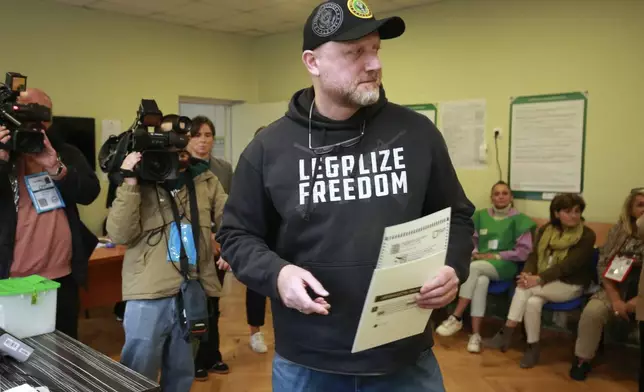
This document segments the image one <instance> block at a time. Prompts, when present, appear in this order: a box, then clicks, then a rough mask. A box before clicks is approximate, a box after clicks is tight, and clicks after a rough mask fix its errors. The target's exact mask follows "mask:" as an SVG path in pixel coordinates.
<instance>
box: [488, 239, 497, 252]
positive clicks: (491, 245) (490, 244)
mask: <svg viewBox="0 0 644 392" xmlns="http://www.w3.org/2000/svg"><path fill="white" fill-rule="evenodd" d="M487 248H488V249H489V250H497V249H499V240H489V241H488V242H487Z"/></svg>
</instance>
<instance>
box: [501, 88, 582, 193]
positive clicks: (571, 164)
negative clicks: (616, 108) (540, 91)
mask: <svg viewBox="0 0 644 392" xmlns="http://www.w3.org/2000/svg"><path fill="white" fill-rule="evenodd" d="M587 109H588V94H587V92H583V93H582V92H571V93H562V94H548V95H535V96H523V97H516V98H513V99H512V100H511V104H510V148H509V150H510V158H509V161H508V162H509V168H508V172H509V173H508V178H509V183H510V186H511V187H512V190H513V193H514V197H515V198H521V199H532V200H551V199H552V198H553V197H554V196H555V195H556V194H557V193H565V192H570V193H581V192H583V187H584V150H585V143H586V113H587Z"/></svg>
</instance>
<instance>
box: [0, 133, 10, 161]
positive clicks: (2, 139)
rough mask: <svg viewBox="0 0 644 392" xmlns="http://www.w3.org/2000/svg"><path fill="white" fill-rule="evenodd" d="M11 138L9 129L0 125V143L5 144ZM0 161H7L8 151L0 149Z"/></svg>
mask: <svg viewBox="0 0 644 392" xmlns="http://www.w3.org/2000/svg"><path fill="white" fill-rule="evenodd" d="M9 140H11V136H10V135H9V130H8V129H7V128H5V127H2V126H0V143H3V144H7V143H9ZM0 161H5V162H8V161H9V151H7V150H3V149H0Z"/></svg>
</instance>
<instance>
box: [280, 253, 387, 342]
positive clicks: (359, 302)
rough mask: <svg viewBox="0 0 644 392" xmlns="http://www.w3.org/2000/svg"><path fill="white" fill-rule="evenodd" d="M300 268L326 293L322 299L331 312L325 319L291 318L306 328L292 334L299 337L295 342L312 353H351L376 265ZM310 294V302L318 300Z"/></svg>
mask: <svg viewBox="0 0 644 392" xmlns="http://www.w3.org/2000/svg"><path fill="white" fill-rule="evenodd" d="M300 266H301V267H302V268H304V269H306V270H308V271H309V272H311V274H312V275H313V276H314V277H315V278H316V279H317V280H318V281H319V282H320V283H321V284H322V286H323V287H324V289H325V290H327V291H328V292H329V295H328V296H327V297H325V299H326V301H327V302H328V303H329V304H330V305H331V310H330V313H329V315H328V316H319V317H318V316H313V317H311V316H310V315H309V316H306V315H302V314H300V313H296V314H294V315H293V316H294V317H296V318H301V320H298V321H302V322H303V323H304V324H305V325H306V328H303V329H299V328H298V329H297V330H295V331H292V332H293V333H295V334H297V335H299V336H297V338H296V341H298V343H299V344H300V345H302V346H305V347H310V348H313V349H315V350H323V351H327V352H329V351H346V350H350V349H351V346H352V345H353V339H354V337H355V333H356V330H357V327H358V323H359V321H360V314H361V313H362V308H363V306H364V301H365V298H366V296H367V291H368V290H369V284H370V282H371V277H372V275H373V271H374V268H375V262H374V261H355V262H307V263H302V264H300ZM309 294H310V295H311V296H312V298H316V297H318V295H316V294H315V293H314V292H313V291H312V290H309Z"/></svg>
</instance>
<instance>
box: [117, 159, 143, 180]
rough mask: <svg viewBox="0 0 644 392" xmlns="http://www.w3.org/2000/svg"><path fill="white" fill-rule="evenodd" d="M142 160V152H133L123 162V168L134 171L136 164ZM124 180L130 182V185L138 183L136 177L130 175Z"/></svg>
mask: <svg viewBox="0 0 644 392" xmlns="http://www.w3.org/2000/svg"><path fill="white" fill-rule="evenodd" d="M140 160H141V153H140V152H131V153H129V154H128V155H127V156H126V157H125V159H124V160H123V163H122V164H121V169H123V170H129V171H133V170H134V166H136V164H137V163H139V161H140ZM123 181H124V182H125V183H126V184H129V185H136V184H137V181H136V178H135V177H128V178H126V179H125V180H123Z"/></svg>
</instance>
